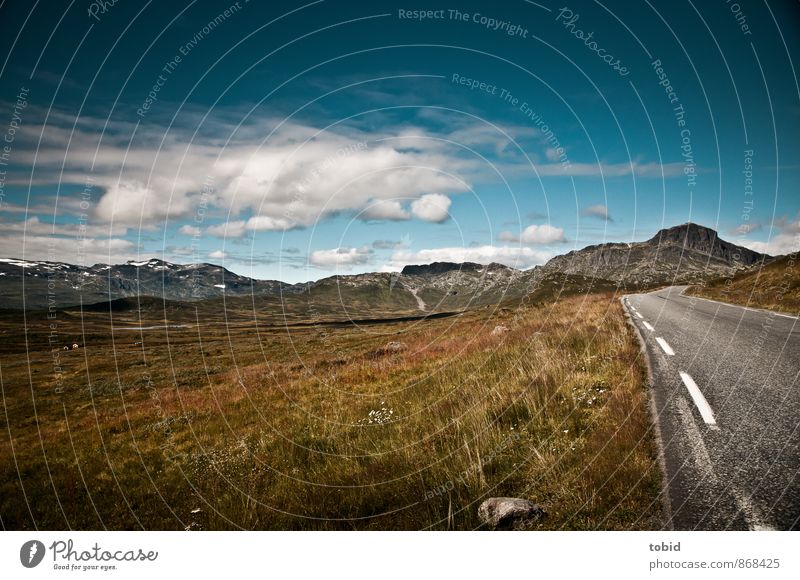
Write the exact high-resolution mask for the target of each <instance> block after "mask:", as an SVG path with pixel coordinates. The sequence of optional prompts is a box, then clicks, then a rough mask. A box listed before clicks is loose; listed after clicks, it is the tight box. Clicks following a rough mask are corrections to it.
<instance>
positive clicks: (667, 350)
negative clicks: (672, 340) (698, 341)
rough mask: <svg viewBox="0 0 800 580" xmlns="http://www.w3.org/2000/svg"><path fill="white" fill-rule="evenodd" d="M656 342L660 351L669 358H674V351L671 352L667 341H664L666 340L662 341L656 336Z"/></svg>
mask: <svg viewBox="0 0 800 580" xmlns="http://www.w3.org/2000/svg"><path fill="white" fill-rule="evenodd" d="M656 342H657V343H658V345H659V346H660V347H661V350H663V351H664V352H665V353H667V354H668V355H669V356H674V355H675V351H674V350H672V347H671V346H670V345H669V344H668V343H667V341H666V340H664V339H663V338H661V337H660V336H657V337H656Z"/></svg>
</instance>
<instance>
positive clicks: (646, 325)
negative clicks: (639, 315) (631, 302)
mask: <svg viewBox="0 0 800 580" xmlns="http://www.w3.org/2000/svg"><path fill="white" fill-rule="evenodd" d="M642 324H644V327H645V328H646V329H647V330H655V328H653V327H652V326H651V325H650V323H649V322H647V321H646V320H645V321H643V322H642Z"/></svg>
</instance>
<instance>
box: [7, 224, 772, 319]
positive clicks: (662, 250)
mask: <svg viewBox="0 0 800 580" xmlns="http://www.w3.org/2000/svg"><path fill="white" fill-rule="evenodd" d="M769 260H771V257H770V256H767V255H765V254H759V253H758V252H754V251H752V250H748V249H747V248H743V247H741V246H737V245H735V244H732V243H730V242H726V241H724V240H721V239H720V238H719V237H718V235H717V233H716V232H715V231H714V230H712V229H709V228H705V227H703V226H699V225H697V224H691V223H690V224H683V225H680V226H676V227H673V228H668V229H664V230H661V231H660V232H658V233H657V234H656V235H655V236H653V237H652V238H650V239H649V240H647V241H646V242H637V243H632V244H626V243H609V244H601V245H596V246H588V247H586V248H583V249H581V250H575V251H572V252H569V253H568V254H566V255H563V256H557V257H555V258H553V259H552V260H550V261H549V262H548V263H547V264H546V265H545V266H543V267H537V268H534V269H532V270H527V271H521V270H516V269H514V268H509V267H508V266H503V265H502V264H488V265H482V264H476V263H472V262H465V263H455V262H434V263H432V264H421V265H409V266H406V267H405V268H403V270H402V271H401V272H395V273H368V274H356V275H347V276H331V277H328V278H323V279H321V280H317V281H316V282H308V283H301V284H287V283H285V282H280V281H277V280H256V279H253V278H248V277H246V276H240V275H238V274H235V273H233V272H231V271H230V270H227V269H225V268H223V267H222V266H217V265H214V264H188V265H181V264H171V263H169V262H164V261H162V260H157V259H152V260H146V261H142V262H132V261H131V262H127V263H125V264H119V265H114V266H110V265H104V264H95V265H94V266H90V267H82V266H75V265H72V264H65V263H58V262H43V261H22V260H15V259H0V308H5V309H17V310H19V309H22V308H27V309H32V310H35V309H45V308H48V307H55V308H64V307H71V306H75V305H79V304H84V305H89V304H95V303H108V302H110V301H116V300H119V299H122V298H135V297H142V296H149V297H154V298H156V299H160V300H162V301H165V300H166V301H176V302H200V301H204V302H208V301H211V302H210V303H209V304H207V305H206V306H207V307H209V308H211V307H212V306H213V307H214V308H220V309H222V308H224V309H226V310H228V309H231V308H234V309H237V310H239V311H240V312H242V313H245V312H247V311H248V309H249V310H253V309H256V310H258V309H259V308H263V309H273V310H274V309H285V310H286V315H287V316H290V315H291V316H298V317H302V318H307V317H308V316H312V317H314V316H318V317H320V318H328V317H330V316H331V315H335V316H336V317H337V318H341V317H345V318H347V317H365V316H366V317H370V316H372V315H375V316H391V315H401V316H405V315H416V314H419V313H421V312H422V313H426V312H428V313H430V312H444V311H457V310H463V309H466V308H473V307H477V306H484V305H487V304H498V303H500V302H502V301H505V300H513V299H518V298H521V297H523V296H528V295H534V296H539V295H542V296H543V295H545V294H547V295H550V294H554V293H555V294H558V293H561V292H566V293H570V292H574V291H588V290H589V289H598V288H602V289H610V288H614V287H623V288H637V289H638V288H647V287H651V286H656V285H661V284H667V283H696V282H701V281H707V280H711V279H714V278H718V277H720V276H731V275H733V274H735V273H737V272H740V271H744V270H747V269H748V268H752V267H754V266H755V265H758V264H762V263H766V262H768V261H769ZM545 289H546V290H545ZM223 299H224V304H223V303H222V300H223ZM215 300H219V301H220V303H219V304H216V303H215V302H214V301H215ZM127 307H130V303H129V302H124V301H123V302H120V303H114V304H110V305H108V306H105V307H103V306H99V307H98V308H101V309H102V308H105V309H109V308H111V309H112V310H114V309H119V308H127ZM172 308H175V306H173V307H172Z"/></svg>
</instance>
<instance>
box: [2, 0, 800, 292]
mask: <svg viewBox="0 0 800 580" xmlns="http://www.w3.org/2000/svg"><path fill="white" fill-rule="evenodd" d="M453 4H456V3H453ZM457 4H458V6H459V8H458V9H454V8H451V5H448V4H437V3H432V2H417V3H416V4H415V3H413V2H412V3H398V2H389V1H382V0H379V1H373V2H369V3H354V2H344V1H335V0H324V1H317V2H308V3H306V2H255V1H247V0H240V1H239V2H228V1H227V0H223V1H218V2H202V1H199V0H198V1H195V2H186V3H170V2H131V1H128V0H117V2H116V3H113V2H106V3H100V2H89V1H83V0H74V1H72V2H63V3H59V2H41V1H40V2H28V1H24V2H23V1H11V2H8V1H6V2H3V4H2V6H0V45H2V51H0V56H3V57H4V61H2V63H1V64H0V66H1V68H0V140H1V141H0V256H4V257H9V258H23V259H27V260H51V261H64V262H70V263H74V264H80V265H91V264H95V263H122V262H125V261H128V260H144V259H149V258H152V257H156V258H159V259H164V260H167V261H171V262H177V263H197V262H209V263H214V264H221V265H223V266H225V267H226V268H228V269H230V270H232V271H234V272H237V273H240V274H244V275H248V276H252V277H255V278H265V279H280V280H284V281H287V282H300V281H306V280H314V279H319V278H322V277H325V276H330V275H334V274H353V273H360V272H370V271H396V270H399V269H401V268H402V267H403V266H404V265H407V264H415V263H430V262H433V261H455V262H461V261H473V262H480V263H490V262H500V263H503V264H506V265H510V266H514V267H517V268H520V269H527V268H530V267H533V266H535V265H537V264H542V263H544V262H546V261H547V260H548V259H549V258H551V257H552V256H554V255H558V254H563V253H566V252H568V251H571V250H574V249H579V248H582V247H584V246H587V245H591V244H597V243H603V242H609V241H615V242H631V241H641V240H646V239H649V238H650V237H652V236H653V235H654V234H655V233H656V232H657V231H658V230H659V229H661V228H664V227H671V226H674V225H677V224H680V223H684V222H687V221H692V222H695V223H700V224H702V225H706V226H708V227H711V228H714V229H716V230H717V231H718V232H719V233H720V236H721V237H722V238H724V239H727V240H729V241H732V242H735V243H738V244H741V245H744V246H747V247H750V248H752V249H755V250H758V251H762V252H768V253H770V254H773V255H776V254H784V253H789V252H792V251H796V250H798V249H800V221H799V218H800V216H799V215H798V212H799V210H800V195H799V194H798V185H800V131H798V127H800V86H799V85H798V74H797V70H796V69H795V66H797V65H800V50H798V49H799V48H800V37H799V35H798V30H799V28H798V23H800V17H799V16H800V8H798V6H800V5H798V4H797V3H795V2H767V3H764V2H749V1H747V0H742V1H740V2H738V3H735V2H728V1H726V0H719V1H714V2H696V1H695V2H691V1H686V2H683V1H681V0H677V1H673V0H670V1H666V0H665V1H654V0H650V1H643V2H641V3H639V2H637V3H630V2H622V1H616V2H605V3H601V2H584V1H581V2H578V1H573V0H569V2H567V3H563V0H562V2H559V3H554V2H552V1H549V0H542V2H529V1H526V0H509V1H507V2H502V3H501V2H458V3H457Z"/></svg>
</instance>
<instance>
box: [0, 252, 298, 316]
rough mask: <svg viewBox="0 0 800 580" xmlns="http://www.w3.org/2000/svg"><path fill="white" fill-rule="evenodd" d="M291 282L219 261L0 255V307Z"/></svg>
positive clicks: (243, 290)
mask: <svg viewBox="0 0 800 580" xmlns="http://www.w3.org/2000/svg"><path fill="white" fill-rule="evenodd" d="M287 286H289V284H284V283H283V282H277V281H274V280H254V279H252V278H247V277H246V276H240V275H238V274H234V273H233V272H231V271H230V270H227V269H225V268H223V267H221V266H216V265H214V264H188V265H181V264H171V263H169V262H164V261H162V260H156V259H152V260H146V261H143V262H134V261H129V262H127V263H125V264H119V265H115V266H109V265H105V264H95V265H94V266H88V267H85V266H76V265H73V264H65V263H61V262H45V261H23V260H13V259H7V258H3V259H0V308H8V309H21V308H28V309H39V308H48V307H64V306H71V305H76V304H92V303H96V302H104V301H109V300H115V299H117V298H126V297H133V296H156V297H161V298H165V299H169V300H189V301H191V300H204V299H208V298H214V297H219V296H223V295H225V296H245V295H251V294H253V293H255V294H272V293H280V291H281V289H282V288H284V287H287ZM23 297H24V299H23Z"/></svg>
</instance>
